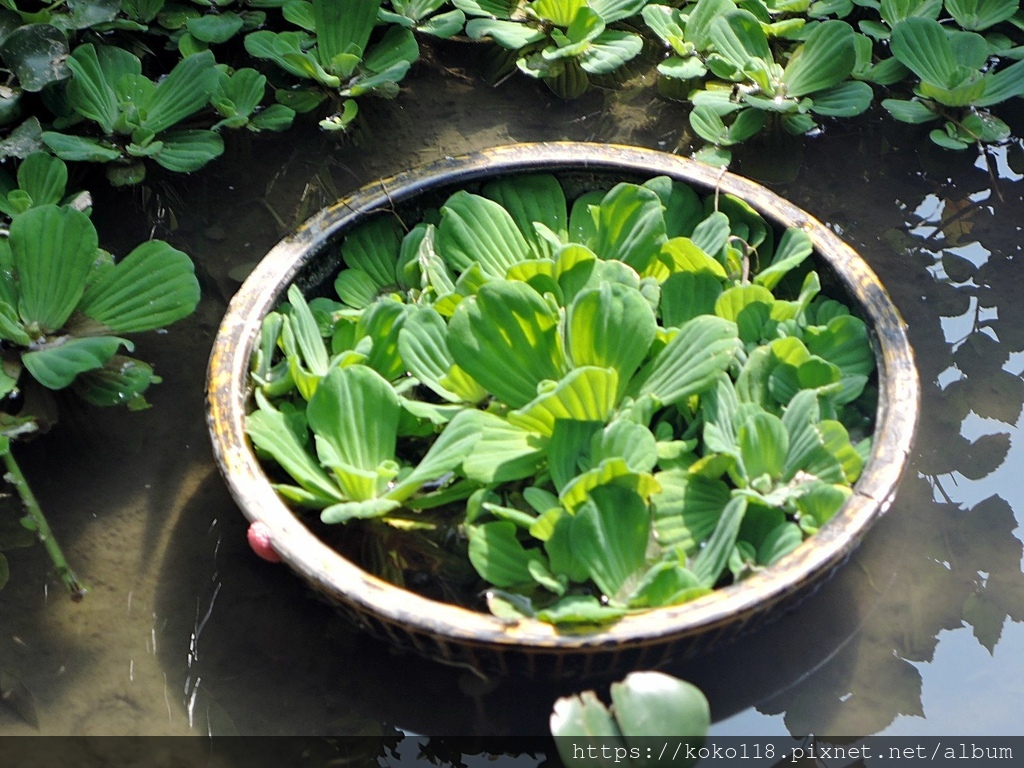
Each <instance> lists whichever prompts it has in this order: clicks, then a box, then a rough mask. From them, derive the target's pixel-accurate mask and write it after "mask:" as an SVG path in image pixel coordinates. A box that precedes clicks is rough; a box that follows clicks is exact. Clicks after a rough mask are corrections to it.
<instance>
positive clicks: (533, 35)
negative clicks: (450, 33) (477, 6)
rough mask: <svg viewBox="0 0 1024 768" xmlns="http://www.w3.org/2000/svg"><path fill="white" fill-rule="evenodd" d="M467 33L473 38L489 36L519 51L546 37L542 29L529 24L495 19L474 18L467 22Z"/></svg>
mask: <svg viewBox="0 0 1024 768" xmlns="http://www.w3.org/2000/svg"><path fill="white" fill-rule="evenodd" d="M468 12H469V11H467V13H468ZM466 35H467V36H468V37H469V38H470V39H472V40H482V39H483V38H485V37H489V38H491V39H492V40H493V41H494V42H495V43H497V44H498V45H500V46H501V47H502V48H506V49H508V50H510V51H518V50H520V49H522V48H525V47H526V46H528V45H531V44H532V43H539V42H540V41H541V40H543V39H544V38H545V35H544V32H543V31H542V30H539V29H535V28H533V27H531V26H529V25H527V24H522V23H520V22H518V21H502V20H495V19H473V20H472V21H468V22H466Z"/></svg>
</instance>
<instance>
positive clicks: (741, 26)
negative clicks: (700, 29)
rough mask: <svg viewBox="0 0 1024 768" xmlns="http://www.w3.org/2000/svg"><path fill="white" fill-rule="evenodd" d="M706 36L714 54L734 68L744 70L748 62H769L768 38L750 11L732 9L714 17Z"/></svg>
mask: <svg viewBox="0 0 1024 768" xmlns="http://www.w3.org/2000/svg"><path fill="white" fill-rule="evenodd" d="M708 36H709V38H710V40H711V42H712V43H713V44H714V46H715V50H716V51H717V52H718V54H719V55H720V56H722V57H723V58H724V59H725V60H726V61H728V62H729V63H730V64H732V65H733V66H734V67H735V68H736V69H740V70H742V69H744V68H745V67H746V66H747V63H748V62H749V61H750V60H751V59H760V60H761V61H763V62H771V61H772V52H771V49H770V48H769V47H768V38H766V37H765V34H764V30H763V29H761V23H760V22H759V21H758V20H757V18H756V17H755V16H754V14H752V13H751V12H750V11H746V10H740V9H735V10H731V11H728V12H726V13H725V14H724V15H722V16H718V17H717V18H716V19H715V20H714V21H713V22H712V23H711V26H710V29H709V33H708Z"/></svg>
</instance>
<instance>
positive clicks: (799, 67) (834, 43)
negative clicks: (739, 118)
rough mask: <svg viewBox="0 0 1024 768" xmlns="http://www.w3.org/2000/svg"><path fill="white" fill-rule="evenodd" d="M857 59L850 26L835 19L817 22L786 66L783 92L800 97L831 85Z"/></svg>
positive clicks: (783, 75) (849, 69)
mask: <svg viewBox="0 0 1024 768" xmlns="http://www.w3.org/2000/svg"><path fill="white" fill-rule="evenodd" d="M856 61H857V52H856V50H855V48H854V33H853V27H851V26H850V25H849V24H847V23H846V22H845V21H835V20H833V21H826V22H824V23H823V24H819V25H818V26H816V27H815V28H814V29H813V30H811V33H810V34H809V35H808V36H807V40H805V41H804V44H803V47H802V48H798V49H797V52H796V53H795V54H794V55H793V57H792V58H791V59H790V60H789V63H788V64H787V65H786V70H785V72H783V74H782V82H783V83H784V84H785V85H786V93H787V94H788V95H789V96H794V97H800V96H805V95H807V94H809V93H814V92H815V91H821V90H824V89H825V88H830V87H832V86H833V85H836V84H837V83H839V82H841V81H842V80H843V79H845V78H846V77H847V76H848V75H849V74H850V72H851V71H852V70H853V65H854V64H855V63H856ZM869 89H870V87H869Z"/></svg>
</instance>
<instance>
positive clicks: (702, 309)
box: [661, 260, 722, 328]
mask: <svg viewBox="0 0 1024 768" xmlns="http://www.w3.org/2000/svg"><path fill="white" fill-rule="evenodd" d="M712 262H713V263H714V264H716V265H717V264H718V262H717V261H713V260H712ZM721 295H722V282H721V280H719V279H718V278H717V277H715V275H714V274H713V273H711V272H677V273H675V274H674V275H672V276H671V277H670V278H669V279H668V280H666V281H665V282H664V283H662V285H661V321H662V323H663V324H664V326H665V327H666V328H671V327H678V326H681V325H682V324H683V323H685V322H687V321H688V320H692V319H693V318H695V317H697V316H699V315H710V314H714V311H715V303H716V302H717V301H718V297H719V296H721Z"/></svg>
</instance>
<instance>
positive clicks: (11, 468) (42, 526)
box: [4, 448, 86, 602]
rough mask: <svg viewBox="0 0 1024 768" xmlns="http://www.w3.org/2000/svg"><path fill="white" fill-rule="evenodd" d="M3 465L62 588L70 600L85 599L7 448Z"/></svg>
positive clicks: (83, 590) (82, 589)
mask: <svg viewBox="0 0 1024 768" xmlns="http://www.w3.org/2000/svg"><path fill="white" fill-rule="evenodd" d="M4 464H5V465H6V466H7V476H6V479H7V481H8V482H9V483H11V485H13V486H14V487H15V488H17V489H18V495H19V496H21V503H22V504H24V505H25V510H26V512H28V515H29V517H31V518H32V521H33V522H34V523H35V526H36V535H37V536H38V537H39V541H40V542H41V543H42V545H43V546H44V547H45V548H46V552H47V554H48V555H49V556H50V560H52V561H53V564H54V566H56V568H57V573H59V574H60V578H61V581H63V582H64V586H65V587H67V590H68V594H69V595H71V599H72V600H74V601H75V602H78V601H79V600H81V599H82V598H83V597H85V592H86V589H85V587H84V586H83V585H82V583H81V582H80V581H79V580H78V576H76V575H75V572H74V571H73V570H71V566H70V565H68V561H67V560H66V559H65V558H64V553H63V552H62V551H61V548H60V544H58V543H57V539H56V538H54V535H53V531H52V530H51V529H50V524H49V523H48V522H47V521H46V517H45V516H44V515H43V510H42V507H40V506H39V502H38V501H37V500H36V497H35V494H34V493H32V488H30V487H29V484H28V481H27V480H26V479H25V475H24V474H22V472H21V467H19V466H18V462H17V461H15V459H14V453H13V452H12V451H11V450H10V449H9V448H8V450H7V451H6V452H5V453H4Z"/></svg>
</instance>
